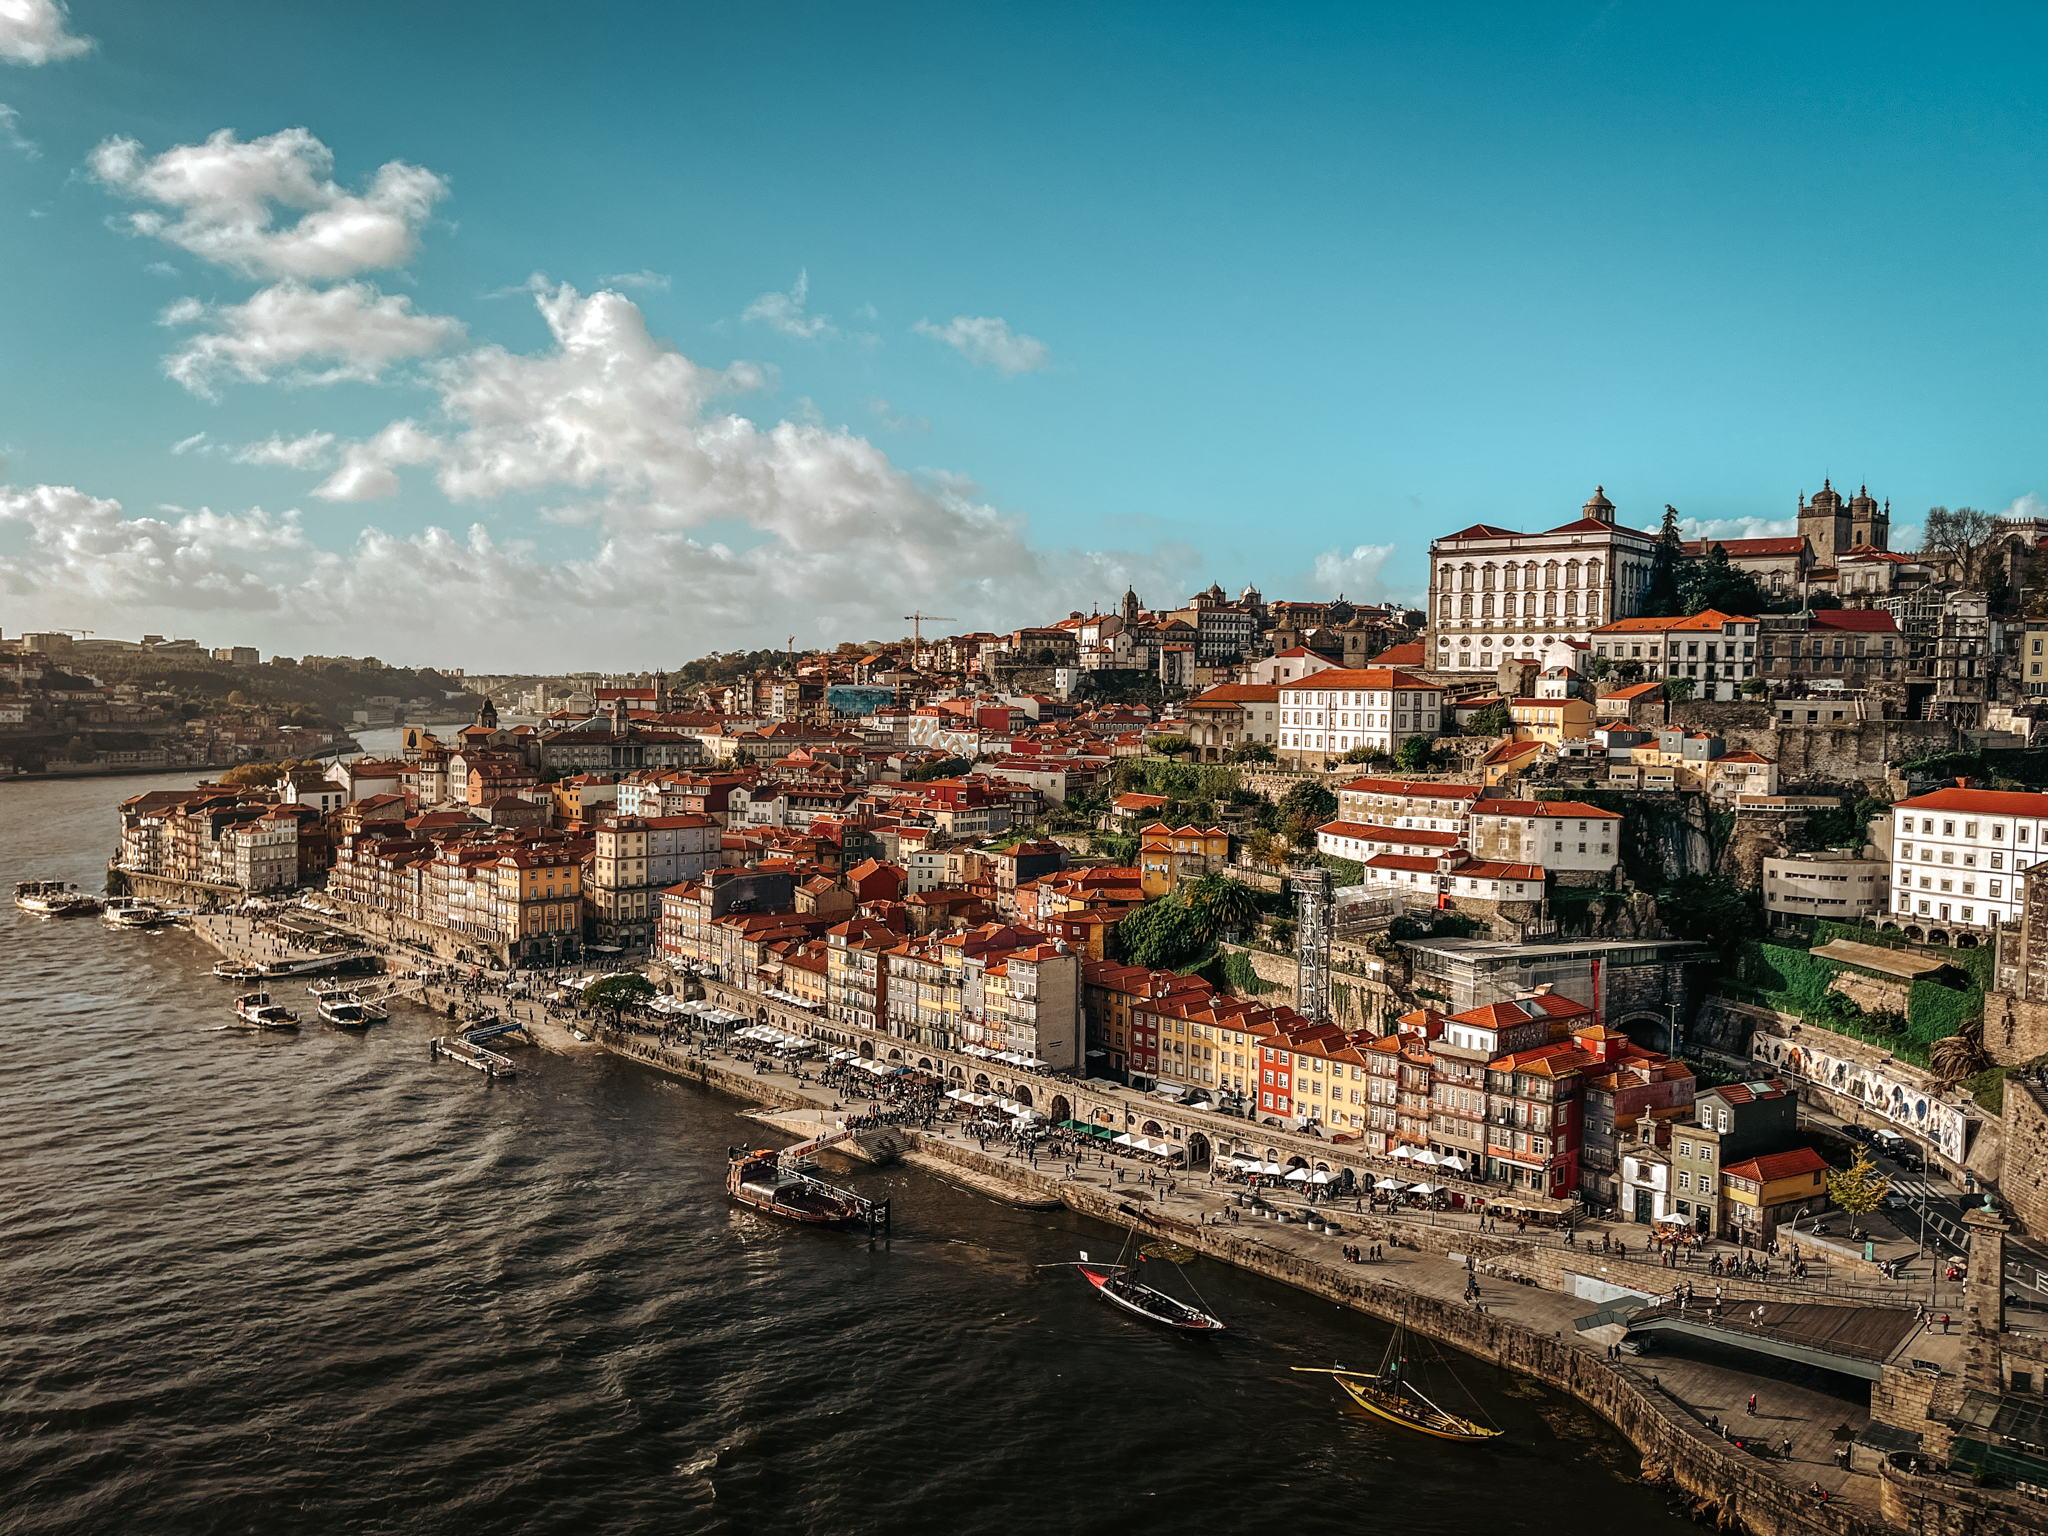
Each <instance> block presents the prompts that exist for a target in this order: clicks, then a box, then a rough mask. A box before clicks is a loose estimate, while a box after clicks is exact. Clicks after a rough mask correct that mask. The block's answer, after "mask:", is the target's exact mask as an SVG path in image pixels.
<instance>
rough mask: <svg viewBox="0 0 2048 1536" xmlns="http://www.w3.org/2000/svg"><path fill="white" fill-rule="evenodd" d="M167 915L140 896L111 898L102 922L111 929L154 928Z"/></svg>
mask: <svg viewBox="0 0 2048 1536" xmlns="http://www.w3.org/2000/svg"><path fill="white" fill-rule="evenodd" d="M165 915H166V914H165V912H164V909H163V908H162V907H160V906H158V905H157V904H156V903H155V902H153V901H144V900H143V899H142V898H141V897H139V896H109V897H108V898H107V909H106V911H104V912H102V913H101V914H100V921H101V922H103V923H105V924H106V925H107V926H108V927H109V928H154V927H156V926H157V925H158V924H159V923H161V922H163V921H164V918H165Z"/></svg>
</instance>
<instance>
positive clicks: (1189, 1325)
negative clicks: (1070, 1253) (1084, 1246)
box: [1074, 1252, 1224, 1333]
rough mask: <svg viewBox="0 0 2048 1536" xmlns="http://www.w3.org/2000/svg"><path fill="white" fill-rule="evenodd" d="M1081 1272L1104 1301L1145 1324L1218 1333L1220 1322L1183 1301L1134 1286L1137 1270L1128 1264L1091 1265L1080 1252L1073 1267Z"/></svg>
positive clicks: (1142, 1286) (1222, 1326) (1140, 1286)
mask: <svg viewBox="0 0 2048 1536" xmlns="http://www.w3.org/2000/svg"><path fill="white" fill-rule="evenodd" d="M1074 1267H1075V1268H1076V1269H1078V1270H1080V1271H1081V1278H1082V1279H1084V1280H1086V1281H1087V1282H1088V1283H1089V1284H1090V1285H1092V1286H1094V1287H1095V1294H1096V1295H1098V1296H1100V1297H1101V1298H1102V1299H1103V1300H1104V1301H1107V1302H1110V1303H1112V1304H1113V1305H1115V1306H1119V1307H1122V1308H1123V1309H1124V1310H1125V1311H1126V1312H1130V1313H1134V1314H1135V1315H1137V1316H1139V1317H1142V1318H1144V1319H1145V1321H1146V1322H1148V1323H1164V1324H1165V1325H1166V1326H1167V1327H1169V1328H1180V1329H1183V1330H1185V1331H1186V1332H1188V1333H1222V1332H1223V1331H1224V1325H1223V1323H1222V1322H1221V1321H1220V1320H1219V1319H1217V1318H1214V1317H1212V1316H1210V1315H1209V1314H1208V1313H1207V1312H1204V1311H1202V1310H1201V1309H1200V1308H1199V1307H1191V1306H1189V1305H1188V1304H1187V1303H1186V1302H1184V1301H1176V1300H1174V1298H1173V1297H1171V1296H1169V1295H1167V1294H1166V1293H1165V1292H1164V1291H1160V1290H1154V1289H1153V1288H1152V1287H1151V1286H1149V1285H1140V1284H1139V1283H1138V1277H1137V1271H1136V1270H1135V1269H1133V1268H1132V1267H1131V1266H1130V1265H1128V1264H1095V1265H1091V1264H1090V1263H1089V1262H1088V1255H1087V1253H1086V1252H1083V1253H1082V1255H1081V1262H1080V1263H1079V1264H1077V1265H1075V1266H1074Z"/></svg>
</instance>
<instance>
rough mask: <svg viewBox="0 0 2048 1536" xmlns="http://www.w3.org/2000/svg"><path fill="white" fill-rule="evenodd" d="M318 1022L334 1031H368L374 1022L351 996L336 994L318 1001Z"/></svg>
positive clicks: (342, 993) (367, 1012) (343, 993)
mask: <svg viewBox="0 0 2048 1536" xmlns="http://www.w3.org/2000/svg"><path fill="white" fill-rule="evenodd" d="M320 1022H321V1023H323V1024H332V1025H333V1026H334V1027H335V1028H336V1029H368V1028H369V1027H370V1026H371V1025H372V1024H373V1023H375V1022H376V1021H375V1020H374V1019H372V1018H371V1017H370V1011H369V1009H368V1008H366V1007H364V1006H363V1004H361V1003H359V1002H357V1001H356V1000H355V998H354V997H353V996H352V995H351V994H349V993H347V992H338V993H335V994H333V995H331V996H328V997H323V998H321V999H320Z"/></svg>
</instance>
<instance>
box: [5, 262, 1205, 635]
mask: <svg viewBox="0 0 2048 1536" xmlns="http://www.w3.org/2000/svg"><path fill="white" fill-rule="evenodd" d="M535 299H536V303H537V304H538V306H539V308H540V310H541V313H542V315H543V316H544V317H545V318H546V320H547V322H548V325H549V328H550V330H551V332H552V333H553V337H554V340H553V344H552V345H551V346H550V347H548V348H546V349H544V350H542V351H540V352H537V353H533V354H518V353H513V352H510V351H508V350H506V349H504V348H502V347H496V346H489V347H481V348H477V349H474V350H472V351H470V352H468V353H465V354H463V355H460V356H458V357H455V358H451V359H448V360H446V361H444V362H441V363H438V364H436V365H435V367H434V369H433V370H432V373H431V378H432V379H433V381H434V383H435V387H436V389H437V391H438V405H437V409H436V410H435V411H434V412H433V413H432V414H431V415H430V416H425V417H422V418H421V419H420V420H417V421H415V420H399V421H394V422H392V423H391V424H390V425H388V426H386V427H385V428H384V429H383V430H382V431H380V432H378V433H376V434H375V435H374V436H372V437H370V438H368V439H366V440H362V441H358V442H354V443H350V444H348V445H346V447H345V449H344V450H343V452H342V454H341V458H340V463H339V465H338V466H337V468H336V469H335V471H334V473H333V474H332V475H331V476H330V477H329V479H328V480H327V482H326V483H325V484H324V485H323V486H322V487H321V488H320V494H321V495H322V496H324V497H325V498H327V499H328V500H331V501H362V500H367V499H370V498H373V497H377V496H387V495H390V494H392V493H394V492H395V491H396V490H397V489H398V476H399V473H400V472H401V471H402V470H403V469H404V468H405V467H407V466H420V467H422V468H424V469H426V470H427V471H428V472H430V473H431V475H432V476H433V479H434V481H435V483H436V484H437V485H438V486H439V488H440V489H441V491H442V492H443V493H444V494H445V495H447V496H448V497H449V498H450V499H452V500H454V501H457V502H462V503H471V502H480V503H490V502H492V501H495V500H497V499H498V498H501V497H504V496H507V495H511V494H518V495H523V496H532V495H543V496H545V495H550V494H553V495H557V496H560V497H562V498H564V499H563V500H562V502H561V503H560V504H559V505H558V506H557V507H556V508H555V509H554V510H555V512H556V514H557V516H558V517H559V518H561V519H563V520H567V521H571V522H576V523H580V524H581V525H582V527H583V531H582V532H578V531H577V530H575V529H564V530H561V531H560V532H558V533H557V534H556V535H555V536H554V537H556V538H566V539H570V540H574V539H578V538H582V539H584V540H585V541H586V542H585V546H584V548H583V549H582V550H581V551H580V552H578V553H576V554H574V555H573V556H572V557H570V558H561V559H544V558H542V557H541V556H540V555H539V554H537V553H536V552H535V550H534V549H533V548H532V547H530V546H528V545H525V544H522V543H517V542H507V541H505V540H503V539H502V538H501V537H497V536H493V535H492V534H490V533H487V532H485V531H484V530H483V529H482V528H480V527H473V528H471V529H469V531H468V533H467V534H466V535H463V534H460V533H452V532H449V531H446V530H444V529H440V528H430V529H428V530H426V531H425V532H422V533H418V534H415V535H411V536H401V535H397V534H392V533H387V532H384V531H381V530H378V529H375V528H371V529H368V530H365V531H364V532H363V533H362V534H361V535H360V536H359V537H358V538H357V540H356V542H355V544H354V546H353V547H352V548H350V549H348V550H346V551H333V550H321V549H316V548H313V547H311V546H310V545H309V544H308V543H307V541H306V539H305V536H304V534H303V533H302V532H301V530H300V528H299V525H298V521H297V519H296V517H295V516H294V515H292V514H287V515H286V516H285V517H284V518H283V519H272V518H269V517H268V516H267V515H266V514H263V513H260V512H252V513H250V514H247V515H246V516H245V517H242V518H240V519H229V518H219V517H215V516H214V514H212V513H193V514H184V515H182V516H180V517H178V518H176V519H171V520H163V519H157V518H132V519H131V518H127V517H124V516H123V515H122V514H121V511H120V508H119V507H118V505H117V504H115V503H113V502H105V501H95V500H93V499H92V498H90V497H86V496H84V495H83V494H82V493H80V492H78V491H75V490H70V489H66V488H57V487H34V488H30V489H27V490H20V491H9V492H5V493H0V518H4V519H11V520H15V521H22V522H27V523H29V524H30V525H31V530H32V532H31V537H30V539H29V542H28V546H27V548H26V549H25V550H24V551H23V552H22V553H20V554H19V555H18V556H15V557H12V558H11V559H9V560H7V561H6V562H5V563H0V581H4V582H5V583H6V585H7V586H8V588H9V590H11V591H13V592H15V593H16V594H18V595H19V596H20V597H22V598H23V599H24V600H23V601H20V602H17V603H16V604H14V605H13V607H14V611H16V612H18V613H20V614H21V615H22V617H21V618H20V619H18V620H17V622H18V623H21V624H23V625H25V626H28V627H33V625H34V624H36V623H39V622H52V623H55V622H63V623H72V624H82V625H87V626H90V627H92V628H95V629H105V630H107V631H108V632H110V633H126V632H128V631H130V630H133V629H136V628H137V627H138V626H141V625H144V624H148V625H150V626H152V627H156V628H162V627H164V626H165V625H166V624H168V623H170V622H171V615H172V614H173V613H174V612H176V611H181V610H184V609H203V608H208V607H241V608H248V609H264V610H266V611H267V612H268V614H269V616H268V617H267V618H265V619H264V621H263V623H262V625H261V626H260V628H261V629H262V631H263V633H262V634H260V635H253V634H252V636H251V637H252V638H257V639H261V640H263V641H266V642H268V643H270V644H272V645H274V646H277V647H278V648H283V649H290V648H291V645H293V644H302V645H304V646H307V647H311V648H314V649H320V648H322V646H323V645H325V646H327V648H330V649H331V643H330V642H331V637H332V634H333V633H334V631H335V630H336V629H337V628H339V627H360V626H365V625H373V626H380V627H382V628H384V629H385V630H387V631H389V630H390V629H391V628H392V627H393V626H394V625H396V626H398V627H399V630H400V632H401V633H402V634H403V635H404V636H405V637H406V639H407V641H408V644H409V646H410V648H411V649H412V651H413V654H415V655H417V656H418V657H419V659H421V660H440V661H444V662H448V663H450V664H455V665H478V664H481V663H482V661H483V659H484V657H483V652H482V651H481V650H480V647H482V646H484V645H486V644H488V646H489V647H490V652H489V655H490V660H491V662H492V664H493V665H501V666H523V665H533V666H542V665H558V664H559V661H560V657H562V656H564V655H577V656H585V657H595V656H610V657H614V658H618V659H621V660H624V659H626V658H645V659H646V660H647V661H648V662H649V663H650V664H652V663H653V662H655V661H658V660H661V659H662V658H664V657H674V656H678V655H694V654H699V653H701V652H702V651H704V650H706V649H710V648H712V647H715V646H716V647H723V646H730V645H734V644H739V643H742V642H745V643H779V641H780V640H781V637H782V636H785V635H789V634H797V635H799V636H802V637H804V638H806V639H815V640H821V641H822V640H828V639H831V640H837V639H842V638H844V637H845V636H847V635H852V634H871V633H881V632H886V633H894V632H895V631H896V629H897V628H899V627H900V624H901V620H900V617H899V616H900V615H902V614H904V613H908V612H910V611H911V609H912V608H913V607H924V608H927V609H930V608H934V607H936V608H937V609H938V610H939V611H940V612H943V613H953V614H958V615H960V616H961V627H963V628H979V627H997V626H1002V625H1007V624H1013V623H1017V622H1023V621H1025V620H1029V619H1036V618H1042V617H1044V616H1045V615H1046V614H1048V613H1052V612H1060V613H1064V612H1066V611H1067V610H1068V609H1069V608H1071V607H1072V606H1073V605H1074V603H1075V602H1076V601H1077V600H1078V599H1077V596H1076V594H1085V593H1095V592H1111V593H1117V592H1122V591H1123V589H1124V587H1125V586H1126V585H1127V584H1130V583H1133V582H1135V583H1136V584H1137V586H1138V587H1139V589H1140V590H1141V591H1145V590H1177V589H1179V588H1181V587H1183V586H1184V585H1185V584H1186V581H1187V579H1188V577H1189V575H1190V574H1191V573H1192V571H1193V568H1194V565H1195V561H1194V558H1193V555H1192V553H1191V552H1190V551H1187V550H1185V549H1183V548H1180V547H1178V546H1163V547H1158V548H1154V549H1152V550H1150V551H1145V552H1137V551H1127V550H1110V551H1078V550H1040V549H1034V548H1033V547H1032V546H1031V545H1030V544H1029V543H1028V542H1027V540H1026V537H1025V525H1024V522H1023V520H1022V519H1021V518H1018V517H1014V516H1005V515H1003V514H1001V513H999V512H997V511H996V510H995V509H993V508H991V507H989V506H987V505H985V504H984V503H983V502H982V501H981V500H980V498H979V493H978V492H977V491H976V490H975V488H974V486H973V485H972V484H970V483H968V482H967V481H966V480H964V479H962V478H960V477H957V476H951V475H946V474H943V473H935V472H934V473H923V472H921V473H918V474H912V473H910V472H908V471H906V470H904V469H903V468H901V467H899V466H897V465H895V464H893V463H891V462H890V460H889V458H888V456H887V455H886V454H884V453H883V452H881V451H880V450H879V449H877V448H876V447H875V446H874V445H873V444H872V443H870V442H868V441H867V440H866V439H864V438H862V437H859V436H856V435H854V434H852V433H850V432H847V431H844V430H834V429H830V428H827V427H825V426H822V425H819V424H816V423H810V424H805V423H798V422H791V421H783V422H779V423H777V424H775V425H773V426H761V425H757V424H756V423H755V422H753V421H750V420H748V419H746V418H745V417H742V416H740V415H737V414H734V413H733V412H732V411H730V410H729V409H727V408H723V407H722V404H721V402H722V399H723V398H724V397H728V396H731V395H733V394H735V393H740V392H745V391H748V390H751V389H755V388H757V387H758V386H759V385H760V383H761V379H762V374H761V371H760V370H759V369H758V368H756V367H754V366H752V365H750V364H746V363H736V364H734V365H732V366H731V367H728V368H724V369H718V368H708V367H703V366H700V365H699V364H697V363H695V362H693V361H691V360H690V359H689V358H687V357H685V356H684V355H683V354H682V353H680V352H678V351H677V350H676V349H675V348H674V347H673V346H670V345H667V344H665V343H662V342H658V341H656V340H654V339H653V338H652V337H650V336H649V335H648V333H647V329H646V325H645V322H644V319H643V317H642V316H641V314H640V311H639V309H638V308H637V306H635V305H634V304H633V303H632V302H631V301H630V300H629V299H626V298H624V297H623V296H621V295H619V294H616V293H597V294H591V295H588V296H585V295H582V294H579V293H578V292H576V290H574V289H572V288H569V287H567V286H562V287H556V288H550V289H546V290H543V291H541V292H539V293H537V294H536V295H535ZM324 436H325V434H313V435H312V438H311V439H299V440H295V441H284V440H272V442H269V443H264V444H258V445H252V447H251V448H245V449H243V450H241V451H240V452H239V453H238V454H237V455H236V456H237V457H245V458H253V460H254V461H255V462H264V463H275V462H284V461H285V460H287V459H296V458H299V457H301V456H303V458H304V459H305V460H306V462H307V463H311V462H314V461H317V460H318V459H319V458H320V457H322V456H324V455H327V454H330V453H332V452H333V451H334V450H335V449H336V448H337V447H341V445H339V444H335V443H328V442H320V441H318V439H320V438H322V437H324ZM302 445H303V446H302ZM294 467H298V466H296V465H295V466H294ZM707 525H716V526H717V527H719V528H721V529H722V528H729V527H732V526H734V525H737V526H740V527H742V528H744V529H746V530H748V532H747V536H746V537H745V538H743V539H733V538H732V537H731V535H729V534H727V535H724V536H723V537H721V536H719V535H717V534H714V533H713V532H711V531H710V529H709V527H708V526H707ZM728 540H729V541H730V542H728ZM741 546H744V547H741ZM478 612H517V613H518V614H520V616H521V621H520V623H519V624H518V625H517V626H513V627H512V628H510V629H502V630H499V631H496V632H495V633H494V635H493V636H492V638H490V639H489V640H488V641H486V640H484V639H482V638H480V636H479V633H478V630H477V627H476V624H475V621H474V617H473V616H474V615H475V614H476V613H478ZM159 613H161V615H162V616H161V617H158V616H157V615H158V614H159ZM64 615H70V617H63V616H64ZM189 627H190V626H187V628H188V630H189ZM258 627H259V626H256V625H253V624H252V625H250V626H248V629H249V630H251V631H253V630H255V629H257V628H258ZM241 643H248V642H247V641H246V640H244V641H242V642H241ZM380 654H392V653H391V651H390V649H389V647H388V646H387V647H385V649H384V650H383V651H382V652H380Z"/></svg>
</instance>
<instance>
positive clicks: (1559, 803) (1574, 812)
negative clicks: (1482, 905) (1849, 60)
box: [1466, 800, 1622, 874]
mask: <svg viewBox="0 0 2048 1536" xmlns="http://www.w3.org/2000/svg"><path fill="white" fill-rule="evenodd" d="M1621 820H1622V819H1621V816H1620V815H1619V814H1618V813H1617V812H1614V811H1607V810H1602V809H1601V808H1600V807H1599V806H1597V805H1585V804H1582V803H1581V802H1579V801H1577V800H1482V801H1480V802H1479V803H1478V804H1477V805H1476V806H1474V807H1473V812H1472V828H1471V831H1470V833H1469V834H1468V835H1467V838H1466V841H1467V844H1468V845H1469V846H1470V847H1471V849H1472V852H1473V853H1474V855H1476V856H1477V857H1479V858H1482V859H1492V860H1496V861H1498V862H1500V863H1503V864H1540V865H1542V866H1543V867H1544V869H1546V870H1569V871H1572V872H1574V873H1589V872H1590V873H1596V874H1606V873H1608V872H1609V871H1611V870H1613V869H1614V868H1615V866H1616V865H1618V864H1619V863H1620V862H1621Z"/></svg>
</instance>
